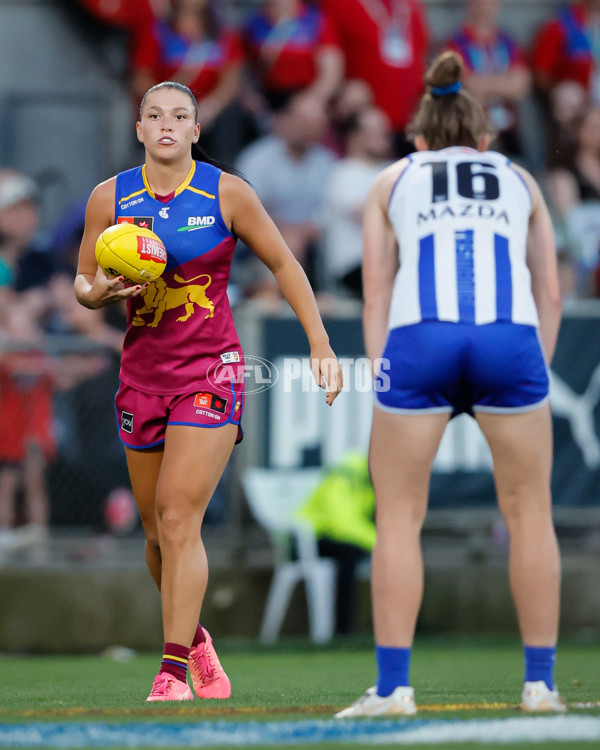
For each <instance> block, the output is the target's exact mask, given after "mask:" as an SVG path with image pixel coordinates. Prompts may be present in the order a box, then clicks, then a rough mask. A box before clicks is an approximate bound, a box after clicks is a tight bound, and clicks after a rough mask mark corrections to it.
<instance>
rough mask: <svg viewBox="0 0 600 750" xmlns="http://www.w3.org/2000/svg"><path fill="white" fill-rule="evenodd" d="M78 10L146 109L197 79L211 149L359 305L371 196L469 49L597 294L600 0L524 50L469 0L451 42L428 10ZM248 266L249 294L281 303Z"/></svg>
mask: <svg viewBox="0 0 600 750" xmlns="http://www.w3.org/2000/svg"><path fill="white" fill-rule="evenodd" d="M80 4H81V5H82V6H83V7H84V8H85V9H86V11H87V12H88V13H89V14H90V15H91V16H92V17H93V18H94V19H96V21H97V22H98V23H101V24H104V26H105V27H106V26H108V27H114V28H120V29H121V31H123V30H124V31H125V34H126V37H127V40H128V42H127V44H128V51H129V69H128V86H129V90H130V93H131V98H132V106H133V108H137V105H138V104H139V100H140V97H141V96H142V94H143V93H144V91H145V90H146V89H147V88H148V87H149V86H151V85H152V84H154V83H157V82H158V81H161V80H165V79H174V80H177V81H181V82H182V83H185V84H186V85H188V86H189V87H190V88H191V89H192V90H193V91H194V92H195V94H196V95H197V98H198V102H199V108H200V113H201V118H202V127H203V135H202V141H203V143H204V145H205V148H206V150H207V151H209V152H210V153H212V154H213V155H215V156H217V157H219V158H221V159H223V160H225V161H228V162H229V163H232V164H235V166H236V167H237V168H238V169H239V170H240V171H241V172H242V173H243V174H244V176H245V177H246V178H247V179H248V180H249V181H250V182H251V183H252V184H253V185H254V187H255V188H256V190H257V191H258V193H259V195H260V197H261V198H262V200H263V202H264V203H265V204H266V206H267V207H268V209H269V211H270V212H271V214H272V216H273V218H274V219H275V221H276V222H277V224H278V225H279V227H280V229H281V231H282V233H283V234H284V236H285V238H286V240H287V241H288V243H289V245H290V247H291V248H292V250H293V251H294V254H295V255H296V257H297V258H298V259H299V261H300V262H301V263H302V264H304V266H305V268H306V270H307V272H308V273H309V276H310V278H311V281H312V282H313V283H314V284H315V286H316V287H317V288H318V289H319V291H321V292H330V293H333V294H334V295H338V296H339V295H342V296H348V297H351V298H352V297H355V298H356V297H360V291H361V290H360V237H359V236H358V235H359V234H360V223H361V222H360V219H361V216H360V214H361V206H362V202H363V201H364V197H365V196H366V193H367V192H368V189H369V186H370V184H371V183H372V181H373V179H374V177H375V175H376V174H377V172H378V171H379V170H380V169H381V168H382V167H383V166H384V165H385V164H386V163H387V162H389V161H390V160H393V159H395V158H400V157H402V156H404V155H406V154H407V153H410V151H411V150H412V149H413V145H412V143H411V142H410V141H409V140H407V138H406V137H405V132H406V128H407V125H408V123H409V121H410V118H411V115H412V112H413V110H414V107H415V105H416V103H417V101H418V99H419V96H420V95H421V93H422V90H423V83H422V80H423V73H424V70H425V68H426V66H427V64H428V61H429V60H430V59H431V58H432V57H433V55H434V54H436V53H438V52H439V51H440V50H441V49H442V48H444V47H446V48H449V49H454V50H456V51H458V52H459V53H460V54H461V55H462V57H463V59H464V61H465V66H466V69H467V78H466V85H467V87H468V88H469V90H470V91H471V92H472V94H474V95H475V96H476V97H477V98H479V99H480V100H481V101H482V103H483V104H484V105H485V107H486V110H487V112H488V115H489V119H490V123H491V126H492V128H493V129H494V132H495V134H496V138H495V141H494V145H493V147H494V148H495V149H497V150H499V151H502V152H503V153H505V154H506V155H507V156H508V157H510V158H512V159H515V160H516V161H518V162H519V163H521V164H523V165H524V166H525V167H527V168H529V169H531V170H532V171H533V172H534V173H535V175H536V176H537V177H538V178H540V180H541V182H542V184H543V186H544V189H545V191H546V195H547V198H548V201H549V204H550V207H551V210H552V214H553V218H554V221H555V226H556V232H557V237H558V244H559V246H560V248H561V254H560V258H561V265H562V267H561V272H562V271H564V274H562V275H563V278H564V281H565V288H564V294H565V297H577V296H597V295H598V294H599V293H600V290H599V289H598V286H599V284H600V281H599V280H598V278H597V277H599V276H600V273H598V271H597V267H598V257H599V245H600V219H599V218H598V213H599V212H598V211H596V208H597V203H598V201H599V200H600V154H599V148H600V143H598V142H599V141H600V137H599V136H598V135H597V134H598V127H597V126H598V120H599V118H600V114H599V112H600V109H599V108H600V0H579V2H568V1H567V2H565V3H564V4H563V5H557V4H553V5H552V6H551V7H549V9H548V17H547V18H546V19H544V20H543V21H542V23H541V24H540V26H539V27H538V28H537V29H536V30H535V31H534V34H533V35H532V38H531V39H529V41H528V43H526V44H519V43H518V42H517V41H516V39H515V38H514V36H513V35H512V34H511V33H510V32H509V31H507V30H506V29H504V28H502V27H501V26H500V25H499V16H500V13H501V10H502V8H501V6H502V2H501V0H468V2H466V3H465V7H464V10H463V11H460V12H462V18H460V17H457V19H456V20H457V23H456V27H455V29H454V31H453V32H452V31H451V32H450V34H449V36H448V38H445V39H444V38H443V37H442V35H441V34H440V32H439V30H437V29H435V28H431V25H430V23H429V21H428V14H427V4H426V3H424V2H422V1H421V0H256V2H254V3H245V4H243V5H241V4H239V3H238V4H236V3H233V2H215V0H127V1H126V0H111V2H106V0H80ZM234 6H235V8H236V9H237V14H235V23H232V22H231V20H232V18H233V17H234V16H232V14H231V12H230V13H227V10H229V11H231V9H232V8H233V7H234ZM240 8H244V9H245V10H244V13H241V12H240ZM457 12H458V11H457ZM227 21H228V22H229V23H227ZM274 165H276V167H274ZM239 257H240V267H239V269H237V272H236V273H234V278H235V280H236V282H237V284H238V285H239V286H240V288H241V293H242V294H243V295H244V296H267V297H269V296H277V295H276V290H275V289H274V288H273V286H272V284H271V282H270V281H269V279H268V278H267V277H266V276H263V275H262V274H261V271H260V269H259V268H258V267H256V266H254V264H253V263H252V262H251V259H248V258H247V257H246V256H245V254H244V252H243V251H242V252H241V253H239Z"/></svg>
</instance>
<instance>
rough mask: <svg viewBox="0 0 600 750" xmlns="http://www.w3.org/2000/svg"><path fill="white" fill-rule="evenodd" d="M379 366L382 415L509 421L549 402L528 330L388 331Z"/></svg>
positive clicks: (436, 325)
mask: <svg viewBox="0 0 600 750" xmlns="http://www.w3.org/2000/svg"><path fill="white" fill-rule="evenodd" d="M382 359H383V360H384V362H383V363H382V366H381V368H380V370H379V375H378V376H377V377H376V378H375V403H376V405H377V406H378V407H379V408H381V409H383V410H384V411H389V412H394V413H397V414H416V413H435V412H449V413H452V415H453V416H454V415H457V414H461V413H463V412H466V413H472V412H473V411H482V412H490V413H498V414H514V413H518V412H523V411H529V410H531V409H535V408H537V407H538V406H541V405H542V404H543V403H544V401H546V400H547V398H548V393H549V378H548V368H547V366H546V361H545V359H544V354H543V351H542V347H541V344H540V340H539V338H538V332H537V328H535V327H534V326H528V325H518V324H516V323H506V322H497V323H489V324H487V325H472V324H471V325H469V324H464V323H447V322H442V321H427V322H423V323H417V324H415V325H410V326H401V327H399V328H394V329H393V330H392V331H390V333H389V336H388V340H387V343H386V346H385V350H384V353H383V355H382ZM386 360H387V361H386Z"/></svg>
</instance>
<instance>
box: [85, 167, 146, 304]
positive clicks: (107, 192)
mask: <svg viewBox="0 0 600 750" xmlns="http://www.w3.org/2000/svg"><path fill="white" fill-rule="evenodd" d="M116 182H117V180H116V177H112V178H111V179H110V180H106V182H101V183H100V184H99V185H97V186H96V187H95V188H94V190H93V191H92V194H91V195H90V199H89V201H88V204H87V208H86V210H85V227H84V230H83V237H82V239H81V246H80V248H79V262H78V264H77V276H76V277H75V297H76V298H77V301H78V302H79V304H80V305H83V306H84V307H88V308H90V309H91V310H96V309H98V308H99V307H105V306H106V305H113V304H115V303H116V302H120V301H121V300H123V299H126V298H127V297H135V296H136V295H137V294H139V293H140V291H141V289H142V287H140V286H131V287H125V285H124V284H123V278H122V277H117V278H110V277H109V276H107V275H106V274H105V273H104V272H103V271H102V269H101V268H99V267H98V263H97V262H96V240H97V239H98V237H99V236H100V234H101V233H102V232H103V231H104V230H105V229H106V228H107V227H110V226H112V224H114V222H115V190H116Z"/></svg>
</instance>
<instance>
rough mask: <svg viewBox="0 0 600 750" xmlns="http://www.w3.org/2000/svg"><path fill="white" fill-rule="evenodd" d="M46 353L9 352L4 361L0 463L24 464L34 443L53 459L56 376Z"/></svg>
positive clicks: (0, 385) (0, 386)
mask: <svg viewBox="0 0 600 750" xmlns="http://www.w3.org/2000/svg"><path fill="white" fill-rule="evenodd" d="M44 360H45V355H44V354H43V353H37V352H27V353H25V352H24V353H19V354H16V353H15V354H9V355H5V356H4V357H3V359H2V363H0V424H1V425H2V429H1V430H0V463H20V462H21V461H23V460H24V459H25V457H26V455H27V448H28V446H29V445H30V444H35V445H37V446H38V448H39V449H40V451H41V452H42V455H43V456H44V457H45V458H46V459H49V458H51V457H52V456H53V455H54V453H55V445H54V439H53V409H52V379H51V377H50V375H49V374H47V373H45V372H44V370H45V369H46V368H45V366H44Z"/></svg>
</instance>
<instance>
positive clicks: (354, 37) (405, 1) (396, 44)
mask: <svg viewBox="0 0 600 750" xmlns="http://www.w3.org/2000/svg"><path fill="white" fill-rule="evenodd" d="M323 7H324V9H325V10H326V11H327V12H328V13H329V16H330V18H331V20H332V22H333V24H334V27H335V30H336V33H337V34H338V37H339V40H340V44H341V47H342V49H343V50H344V55H345V58H346V78H361V79H362V80H364V81H366V82H367V83H368V84H369V85H370V86H371V88H372V89H373V93H374V95H375V103H376V104H377V106H379V107H381V109H383V110H384V111H385V112H387V114H388V116H389V118H390V120H391V122H392V127H393V128H394V130H396V131H401V130H404V129H405V127H406V125H407V124H408V122H409V120H410V118H411V116H412V114H413V112H414V110H415V108H416V106H417V104H418V102H419V98H420V96H421V94H422V93H423V86H424V84H423V75H424V72H425V53H426V50H427V43H428V31H427V25H426V20H425V14H424V11H423V8H422V6H421V3H420V1H419V0H323Z"/></svg>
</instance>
